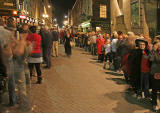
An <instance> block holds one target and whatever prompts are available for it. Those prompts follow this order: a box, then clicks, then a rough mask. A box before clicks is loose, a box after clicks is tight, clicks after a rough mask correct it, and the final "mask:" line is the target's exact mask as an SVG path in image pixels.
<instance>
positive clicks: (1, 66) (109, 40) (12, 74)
mask: <svg viewBox="0 0 160 113" xmlns="http://www.w3.org/2000/svg"><path fill="white" fill-rule="evenodd" d="M0 34H1V35H0V102H3V101H2V100H3V99H2V98H3V95H2V93H3V89H2V87H1V86H3V87H5V86H4V84H3V85H2V84H1V83H2V82H4V81H5V83H7V84H8V85H7V86H8V88H7V89H8V94H9V105H10V106H14V105H16V104H17V103H18V104H19V106H20V108H21V110H25V111H28V110H30V109H31V108H30V102H29V99H28V96H27V90H28V89H27V88H29V86H30V85H31V82H32V78H33V75H34V74H35V73H34V70H36V72H37V82H36V83H37V84H41V83H42V80H43V76H42V69H41V64H42V63H43V64H44V65H45V66H44V68H45V69H50V68H51V66H52V63H51V57H58V56H59V54H58V44H59V42H60V43H61V44H64V49H65V54H66V56H67V57H71V54H72V46H73V45H72V43H75V46H76V47H81V48H84V49H85V51H88V52H90V53H91V54H92V55H94V56H95V55H97V56H98V58H97V61H98V63H103V64H104V66H103V68H104V69H109V70H112V71H115V72H123V73H124V77H125V80H126V82H127V83H128V84H129V85H130V87H131V88H132V90H133V91H134V92H135V93H136V96H137V100H141V99H147V100H149V101H151V102H152V105H153V109H154V110H156V111H157V110H159V108H158V106H157V92H158V91H159V90H160V69H159V68H160V36H156V37H155V38H154V40H152V39H151V38H149V37H147V36H145V35H142V34H141V35H139V36H138V35H135V34H134V33H133V32H128V33H127V34H124V33H122V32H121V31H118V32H116V31H115V32H113V34H112V36H111V35H110V34H106V33H102V32H94V31H93V32H90V33H75V34H73V33H71V32H70V30H69V29H67V30H66V31H60V32H58V31H56V30H54V29H49V27H48V26H45V27H43V28H41V29H40V31H39V32H37V27H36V26H29V25H27V24H23V25H22V26H21V27H19V28H16V23H15V20H14V18H12V17H10V18H8V20H7V23H6V24H4V22H3V20H2V19H1V18H0ZM107 66H108V68H107ZM6 79H7V80H8V82H6ZM150 89H152V91H150ZM142 92H144V97H145V98H143V96H142Z"/></svg>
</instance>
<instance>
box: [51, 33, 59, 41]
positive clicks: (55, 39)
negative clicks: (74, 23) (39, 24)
mask: <svg viewBox="0 0 160 113" xmlns="http://www.w3.org/2000/svg"><path fill="white" fill-rule="evenodd" d="M52 36H53V37H52V41H58V32H56V31H53V32H52Z"/></svg>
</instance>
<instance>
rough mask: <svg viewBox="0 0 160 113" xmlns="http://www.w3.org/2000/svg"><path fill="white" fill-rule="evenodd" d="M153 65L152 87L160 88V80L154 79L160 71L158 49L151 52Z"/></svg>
mask: <svg viewBox="0 0 160 113" xmlns="http://www.w3.org/2000/svg"><path fill="white" fill-rule="evenodd" d="M149 59H150V61H151V62H152V65H151V88H152V89H157V90H160V80H156V79H154V74H155V73H160V55H159V54H158V52H157V51H152V52H151V54H150V58H149Z"/></svg>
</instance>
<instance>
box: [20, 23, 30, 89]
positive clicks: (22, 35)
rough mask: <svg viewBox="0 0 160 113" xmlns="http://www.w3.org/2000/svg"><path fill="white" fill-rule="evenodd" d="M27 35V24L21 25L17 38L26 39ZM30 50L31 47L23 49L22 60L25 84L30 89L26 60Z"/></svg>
mask: <svg viewBox="0 0 160 113" xmlns="http://www.w3.org/2000/svg"><path fill="white" fill-rule="evenodd" d="M28 34H29V26H28V24H27V23H24V24H23V25H22V28H20V29H19V36H20V39H22V38H26V37H27V36H28ZM25 40H26V39H25ZM30 49H32V45H30V46H26V48H25V59H24V72H25V78H26V84H27V85H28V86H29V87H30V85H31V84H30V75H29V69H28V62H27V58H28V55H29V53H30V51H31V50H30Z"/></svg>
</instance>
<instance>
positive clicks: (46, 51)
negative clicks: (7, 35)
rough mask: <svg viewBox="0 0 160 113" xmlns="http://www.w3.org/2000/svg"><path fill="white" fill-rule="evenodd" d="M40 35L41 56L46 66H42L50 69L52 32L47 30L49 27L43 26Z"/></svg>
mask: <svg viewBox="0 0 160 113" xmlns="http://www.w3.org/2000/svg"><path fill="white" fill-rule="evenodd" d="M41 37H42V49H43V56H44V59H43V60H44V62H45V63H46V66H45V67H44V68H46V69H50V68H51V50H52V44H53V42H52V33H51V32H50V31H49V27H48V26H45V28H44V31H42V33H41Z"/></svg>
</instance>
